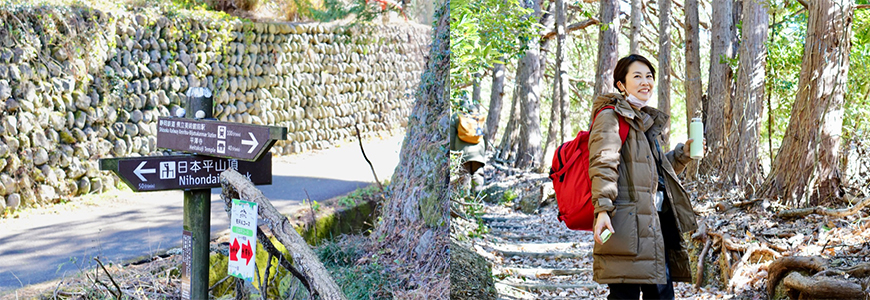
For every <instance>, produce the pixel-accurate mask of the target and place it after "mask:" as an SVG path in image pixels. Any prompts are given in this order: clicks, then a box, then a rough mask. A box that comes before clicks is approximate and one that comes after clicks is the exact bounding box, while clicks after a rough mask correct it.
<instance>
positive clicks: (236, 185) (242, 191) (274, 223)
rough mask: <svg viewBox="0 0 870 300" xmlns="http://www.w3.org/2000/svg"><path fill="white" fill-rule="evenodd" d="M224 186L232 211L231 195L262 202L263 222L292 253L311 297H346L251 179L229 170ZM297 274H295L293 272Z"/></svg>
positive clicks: (342, 298)
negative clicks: (308, 287)
mask: <svg viewBox="0 0 870 300" xmlns="http://www.w3.org/2000/svg"><path fill="white" fill-rule="evenodd" d="M220 179H221V186H222V187H223V192H222V193H221V197H222V198H223V199H224V202H225V203H226V205H227V210H228V211H229V210H230V209H231V207H232V197H231V196H233V195H234V194H237V195H238V196H239V198H241V199H244V200H245V201H250V202H255V203H257V204H258V205H259V208H260V209H259V212H258V214H259V216H260V217H261V218H263V219H264V220H265V222H264V223H263V224H262V225H265V226H266V227H267V228H269V230H271V231H272V234H273V235H274V236H275V238H277V239H278V241H279V242H281V244H283V245H284V247H286V248H287V251H288V252H289V253H290V256H291V257H292V258H293V262H295V263H296V264H297V266H298V270H299V271H300V273H302V276H303V277H304V278H300V280H304V281H306V282H308V283H309V285H310V286H311V289H310V290H309V294H310V295H311V296H312V297H315V298H316V297H319V298H320V299H341V300H345V299H347V298H346V297H345V296H344V294H343V293H342V291H341V288H339V287H338V284H336V283H335V280H334V279H333V278H332V276H330V274H329V272H328V271H327V270H326V267H324V266H323V263H321V262H320V259H318V258H317V255H316V254H315V253H314V251H312V250H311V247H310V246H309V245H308V243H306V242H305V240H304V239H303V238H302V237H301V236H300V235H299V233H297V232H296V230H295V229H294V228H293V226H292V225H290V221H289V220H288V219H287V217H285V216H284V215H282V214H281V213H280V212H278V210H277V209H275V207H274V206H272V204H271V203H270V202H269V199H268V198H266V196H264V195H263V192H261V191H260V190H258V189H257V188H256V187H254V184H253V183H251V182H250V181H248V179H247V178H245V177H244V176H242V175H241V174H239V173H238V172H236V171H234V170H232V169H230V170H226V171H224V172H222V173H221V177H220ZM294 275H295V274H294Z"/></svg>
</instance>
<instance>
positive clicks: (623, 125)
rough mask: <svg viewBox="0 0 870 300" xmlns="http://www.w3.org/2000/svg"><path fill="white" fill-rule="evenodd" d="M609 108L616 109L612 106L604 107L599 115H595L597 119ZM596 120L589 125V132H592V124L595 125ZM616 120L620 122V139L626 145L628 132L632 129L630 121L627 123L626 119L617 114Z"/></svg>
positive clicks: (593, 119)
mask: <svg viewBox="0 0 870 300" xmlns="http://www.w3.org/2000/svg"><path fill="white" fill-rule="evenodd" d="M608 108H609V109H613V110H615V109H616V108H615V107H613V106H612V105H608V106H605V107H602V108H601V110H599V111H598V113H597V114H595V118H597V117H598V115H599V114H601V112H602V111H604V110H605V109H608ZM595 118H592V122H590V123H589V131H592V124H593V123H595ZM616 118H617V119H618V120H619V139H620V140H621V141H622V143H623V144H624V143H625V139H627V138H628V130H629V129H630V127H629V126H628V121H626V120H625V118H623V117H622V116H620V115H618V114H617V115H616ZM620 145H621V144H620Z"/></svg>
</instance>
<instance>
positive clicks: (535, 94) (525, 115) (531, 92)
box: [515, 0, 546, 170]
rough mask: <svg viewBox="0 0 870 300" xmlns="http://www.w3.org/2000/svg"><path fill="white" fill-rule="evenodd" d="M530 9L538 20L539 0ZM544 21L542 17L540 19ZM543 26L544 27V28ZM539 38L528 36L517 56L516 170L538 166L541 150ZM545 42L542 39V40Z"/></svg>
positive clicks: (542, 70)
mask: <svg viewBox="0 0 870 300" xmlns="http://www.w3.org/2000/svg"><path fill="white" fill-rule="evenodd" d="M530 4H532V7H530V8H531V9H533V10H534V14H533V15H532V17H533V18H534V19H536V20H537V19H541V17H542V15H543V13H542V11H543V9H542V8H541V2H540V0H533V1H531V2H530ZM541 21H542V23H546V20H541ZM544 28H546V27H544ZM539 38H540V37H534V38H530V39H529V40H528V42H527V43H528V50H526V53H525V55H524V56H523V57H522V58H520V61H523V62H524V63H523V65H524V68H523V69H521V70H520V72H519V74H518V77H517V82H518V83H519V84H520V88H519V98H518V101H519V102H520V114H521V115H522V117H521V118H520V120H519V121H520V124H521V125H522V127H521V128H520V140H519V148H518V151H517V160H516V164H515V167H517V168H519V169H528V170H536V169H537V168H538V167H539V166H540V164H539V163H540V161H541V156H542V155H543V150H542V149H541V140H542V134H541V115H540V108H541V92H542V91H541V79H542V78H543V77H544V76H543V75H544V68H543V67H542V63H543V61H544V58H543V55H542V52H541V43H540V40H539ZM544 42H545V43H546V41H544Z"/></svg>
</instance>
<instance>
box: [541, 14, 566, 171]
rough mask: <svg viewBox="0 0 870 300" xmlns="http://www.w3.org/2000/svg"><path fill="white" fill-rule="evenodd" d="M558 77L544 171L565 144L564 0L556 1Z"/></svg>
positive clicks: (543, 160) (554, 87)
mask: <svg viewBox="0 0 870 300" xmlns="http://www.w3.org/2000/svg"><path fill="white" fill-rule="evenodd" d="M555 5H556V8H555V12H556V13H555V14H556V35H557V37H556V72H555V73H556V74H555V75H556V76H555V78H554V79H553V101H552V105H551V106H550V125H549V127H548V128H547V142H546V143H545V144H544V155H542V156H541V157H542V159H541V162H540V163H539V165H540V166H541V168H542V169H545V170H546V169H549V167H550V163H552V161H553V155H554V153H555V152H554V150H555V149H556V147H558V145H561V144H562V143H563V142H564V139H565V138H564V136H565V124H564V123H561V122H560V121H562V120H563V119H564V116H565V115H566V114H565V113H563V112H562V109H563V108H566V105H565V104H563V102H564V101H566V98H567V97H566V96H565V86H564V84H565V81H567V80H566V79H568V78H567V77H568V76H567V75H566V74H565V73H566V72H565V70H566V68H567V66H566V65H565V57H564V50H563V49H562V48H564V47H565V4H564V3H563V0H556V3H555Z"/></svg>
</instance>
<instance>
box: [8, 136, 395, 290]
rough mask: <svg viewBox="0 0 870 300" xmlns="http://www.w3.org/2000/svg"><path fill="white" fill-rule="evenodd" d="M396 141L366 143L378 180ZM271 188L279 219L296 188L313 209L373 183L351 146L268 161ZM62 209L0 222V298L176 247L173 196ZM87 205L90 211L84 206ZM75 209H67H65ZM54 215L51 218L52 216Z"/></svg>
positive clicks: (223, 221) (179, 200) (390, 167)
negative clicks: (314, 203) (316, 204)
mask: <svg viewBox="0 0 870 300" xmlns="http://www.w3.org/2000/svg"><path fill="white" fill-rule="evenodd" d="M403 137H404V133H400V134H397V135H396V136H393V137H389V138H385V139H376V140H372V141H369V142H366V143H365V144H366V145H365V149H366V155H367V156H368V158H369V159H370V160H371V161H372V164H373V165H374V166H375V170H376V171H377V175H378V178H379V179H380V180H385V179H389V178H390V177H392V174H393V171H394V169H395V167H396V165H397V164H398V162H399V150H400V149H401V143H402V139H403ZM272 163H273V167H272V169H273V170H272V171H273V172H272V173H273V179H272V182H273V184H272V185H271V186H260V189H261V190H262V191H263V193H264V194H265V195H266V197H268V198H269V199H271V200H272V203H273V204H274V205H275V207H276V208H278V209H279V210H281V211H290V209H291V208H292V207H293V206H295V205H299V204H301V202H302V199H304V198H306V197H305V192H304V191H303V188H305V189H306V190H308V193H309V194H310V195H311V199H313V200H316V201H321V200H326V199H330V198H333V197H336V196H340V195H344V194H346V193H349V192H351V191H353V190H355V189H357V188H359V187H363V186H367V185H369V184H372V183H373V182H374V177H373V176H372V173H371V168H370V167H369V165H368V164H367V163H366V162H365V160H364V159H363V157H362V154H361V153H360V150H359V145H358V144H357V143H356V142H352V143H345V144H342V145H340V146H339V147H336V148H333V149H328V150H322V151H316V152H312V153H305V154H298V155H292V156H287V157H274V158H273V160H272ZM219 193H220V189H213V190H212V202H211V205H212V208H211V232H212V235H214V234H216V233H218V232H220V231H222V230H225V229H227V228H228V227H229V224H228V218H227V215H226V212H224V208H223V206H224V204H223V201H222V200H220V196H219ZM87 198H94V199H97V198H99V199H98V200H87V199H82V200H78V201H73V202H74V203H75V204H74V205H66V206H64V207H63V208H61V210H62V211H60V212H57V211H51V212H49V211H47V212H44V213H40V212H37V213H34V214H30V215H28V216H25V217H22V218H20V219H11V220H0V295H3V294H8V293H9V292H10V291H12V290H14V289H17V288H20V287H23V286H26V285H30V284H36V283H41V282H45V281H49V280H54V279H58V278H60V277H62V276H65V275H69V274H73V273H75V272H78V271H79V270H82V269H89V270H92V269H93V267H94V266H95V264H96V263H95V262H94V261H93V257H95V256H99V257H100V258H101V260H102V261H103V262H104V263H105V262H116V263H120V262H124V261H126V260H130V259H133V258H136V257H140V256H143V255H148V254H150V253H155V252H157V251H160V250H165V249H168V248H173V247H178V246H179V245H180V244H181V232H182V217H183V214H182V212H183V195H182V192H180V191H163V192H148V193H133V192H122V191H113V192H110V193H108V194H104V195H100V197H87ZM90 202H93V203H90ZM71 206H75V207H71ZM54 210H57V209H56V208H55V209H54Z"/></svg>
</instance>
